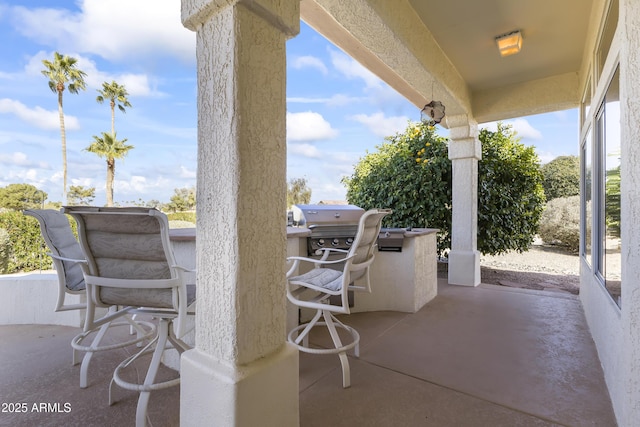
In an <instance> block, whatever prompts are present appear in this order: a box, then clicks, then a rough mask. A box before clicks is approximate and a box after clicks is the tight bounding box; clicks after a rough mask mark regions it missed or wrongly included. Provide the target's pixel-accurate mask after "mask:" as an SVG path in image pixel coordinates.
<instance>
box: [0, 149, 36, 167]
mask: <svg viewBox="0 0 640 427" xmlns="http://www.w3.org/2000/svg"><path fill="white" fill-rule="evenodd" d="M0 164H4V165H10V166H34V165H35V163H33V162H30V161H29V157H28V156H27V155H26V154H24V153H21V152H19V151H18V152H15V153H10V154H4V153H0Z"/></svg>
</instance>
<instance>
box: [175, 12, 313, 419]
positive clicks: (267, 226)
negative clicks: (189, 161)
mask: <svg viewBox="0 0 640 427" xmlns="http://www.w3.org/2000/svg"><path fill="white" fill-rule="evenodd" d="M182 20H183V23H184V25H185V26H186V27H187V28H190V29H192V30H194V31H196V32H197V49H196V54H197V70H198V181H197V200H198V205H197V239H196V242H197V246H196V247H197V250H196V252H197V256H196V266H197V270H198V271H197V285H198V290H197V294H198V295H197V296H198V302H197V314H196V322H195V323H196V333H195V339H196V341H195V344H196V346H195V348H194V349H193V350H190V351H188V352H185V353H184V354H183V356H182V360H181V396H180V421H181V425H184V426H202V425H211V426H214V425H215V426H258V425H265V426H266V425H271V426H297V425H298V424H299V420H298V419H299V415H298V352H297V350H296V349H295V348H293V347H291V346H290V345H289V344H288V343H286V341H285V322H286V297H285V295H286V293H285V288H284V286H285V257H286V229H285V212H286V194H285V193H286V142H285V137H286V127H285V119H286V98H285V97H286V85H285V83H286V49H285V42H286V40H287V39H288V38H289V37H292V36H293V35H295V34H297V33H298V31H299V22H300V11H299V0H182Z"/></svg>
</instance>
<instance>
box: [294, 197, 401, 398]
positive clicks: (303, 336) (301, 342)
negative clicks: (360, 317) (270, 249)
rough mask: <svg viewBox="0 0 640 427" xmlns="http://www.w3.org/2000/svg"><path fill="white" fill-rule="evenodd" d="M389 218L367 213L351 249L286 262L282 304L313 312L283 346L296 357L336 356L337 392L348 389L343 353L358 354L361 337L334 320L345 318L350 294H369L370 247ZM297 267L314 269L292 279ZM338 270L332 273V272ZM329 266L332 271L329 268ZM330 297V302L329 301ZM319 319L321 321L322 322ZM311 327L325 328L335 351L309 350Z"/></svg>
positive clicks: (380, 212) (325, 251)
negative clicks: (292, 347)
mask: <svg viewBox="0 0 640 427" xmlns="http://www.w3.org/2000/svg"><path fill="white" fill-rule="evenodd" d="M390 213H391V210H390V209H371V210H368V211H366V212H365V213H364V214H363V215H362V217H361V218H360V222H359V223H358V231H357V233H356V236H355V238H354V240H353V243H352V246H351V249H349V250H348V251H346V250H342V249H333V248H323V249H320V250H319V252H322V257H321V258H320V259H319V260H318V259H313V258H306V257H289V258H287V260H288V261H290V262H293V263H292V265H291V267H290V268H289V271H288V272H287V298H288V299H289V301H291V302H292V303H293V304H295V305H296V306H298V307H306V308H311V309H315V310H316V313H315V315H314V316H313V318H312V319H311V321H310V322H308V323H305V324H302V325H299V326H297V327H296V328H294V329H293V330H291V331H290V332H289V335H288V341H289V342H291V343H293V344H294V345H296V346H297V347H298V349H299V350H300V351H303V352H306V353H313V354H338V357H339V358H340V364H341V365H342V386H343V387H345V388H347V387H349V386H350V385H351V376H350V371H349V359H348V357H347V351H349V350H351V349H354V354H355V356H356V357H358V356H359V355H360V353H359V343H360V335H359V334H358V331H356V330H355V329H354V328H352V327H350V326H348V325H345V324H344V323H342V322H340V320H338V319H337V318H336V316H335V315H336V314H349V313H350V311H349V297H348V292H349V291H359V292H371V283H370V280H369V267H370V266H371V264H372V263H373V260H374V258H375V253H376V250H375V247H376V241H377V239H378V235H379V233H380V228H381V225H382V219H383V218H384V217H385V216H386V215H388V214H390ZM335 253H338V254H341V255H342V256H341V257H340V258H338V259H329V255H331V254H335ZM301 263H311V264H313V267H314V268H313V269H311V270H310V271H308V272H306V273H304V274H301V275H296V276H294V274H295V273H296V272H297V271H298V268H299V267H301V265H302V264H301ZM340 265H341V267H342V268H340V269H337V268H335V266H340ZM332 266H334V268H331V267H332ZM332 296H333V297H334V298H333V299H331V297H332ZM321 319H323V321H321ZM316 326H325V327H326V328H327V329H328V330H329V334H330V335H331V339H332V341H333V345H334V348H328V349H325V348H312V347H310V345H309V339H308V338H309V333H310V332H311V330H312V329H313V328H314V327H316ZM336 328H340V329H343V330H345V331H346V332H347V333H348V334H349V336H350V342H348V343H346V344H343V343H342V340H341V339H340V336H339V334H338V331H337V329H336Z"/></svg>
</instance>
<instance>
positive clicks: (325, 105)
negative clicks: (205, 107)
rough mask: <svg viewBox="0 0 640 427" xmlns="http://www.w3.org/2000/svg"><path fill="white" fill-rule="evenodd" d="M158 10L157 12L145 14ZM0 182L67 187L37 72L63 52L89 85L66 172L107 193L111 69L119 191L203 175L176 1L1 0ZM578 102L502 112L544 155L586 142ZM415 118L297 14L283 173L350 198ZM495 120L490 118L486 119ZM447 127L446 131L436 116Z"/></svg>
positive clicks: (163, 187)
mask: <svg viewBox="0 0 640 427" xmlns="http://www.w3.org/2000/svg"><path fill="white" fill-rule="evenodd" d="M149 10H154V14H153V17H152V19H151V18H150V19H146V20H140V19H139V18H140V17H141V16H148V11H149ZM0 40H2V43H0V58H2V60H1V61H0V187H4V186H6V185H8V184H12V183H29V184H32V185H34V186H36V187H38V188H39V189H42V190H44V191H46V192H47V193H48V195H49V200H53V201H61V200H62V155H61V148H60V130H59V123H58V112H57V96H56V94H54V93H53V92H51V91H50V90H49V87H48V84H47V79H46V78H45V77H44V76H43V75H42V74H41V70H42V69H43V68H44V67H43V65H42V60H43V59H49V60H51V59H52V58H53V52H55V51H58V52H60V53H62V54H65V55H70V56H73V57H75V58H77V59H78V64H79V68H80V69H81V70H83V71H85V72H86V73H87V78H86V82H87V90H86V91H84V92H80V93H79V94H78V95H74V94H70V93H68V91H65V93H64V112H65V123H66V128H67V162H68V182H69V185H82V186H85V187H95V188H96V199H95V201H94V203H95V204H98V205H100V204H104V201H105V178H106V163H105V161H104V160H103V159H100V158H98V157H97V156H96V155H95V154H92V153H89V152H86V151H84V150H85V149H86V147H88V146H89V144H90V143H91V142H92V141H93V135H100V133H101V132H107V131H109V130H110V109H109V106H108V103H104V104H98V103H97V102H96V100H95V99H96V96H97V94H98V93H97V89H99V88H101V86H102V83H103V82H104V81H109V82H110V81H111V80H116V81H117V82H118V83H120V84H123V85H125V87H126V88H127V90H128V92H129V101H130V102H131V104H132V108H129V109H128V110H127V112H126V114H122V113H120V112H118V111H117V112H116V131H117V133H118V138H127V143H128V144H131V145H134V146H135V148H134V149H133V150H131V151H130V152H129V154H128V156H127V157H126V158H125V159H124V160H117V161H116V182H115V185H114V193H115V194H114V199H115V201H116V202H120V203H125V202H127V201H138V200H143V201H148V200H153V199H155V200H159V201H161V202H168V201H169V198H170V197H171V195H172V194H173V191H174V189H176V188H184V187H191V186H194V185H195V183H196V182H195V181H196V163H197V154H196V153H197V129H196V121H197V111H196V69H195V34H194V33H192V32H191V31H189V30H187V29H185V28H184V27H183V26H182V24H181V22H180V0H163V1H160V2H158V1H154V0H133V1H132V0H109V1H104V0H77V1H75V2H71V1H68V0H66V1H63V0H28V1H24V0H23V1H17V0H15V1H3V0H0ZM577 115H578V113H577V110H569V111H563V112H558V113H551V114H544V115H538V116H529V117H524V118H520V119H516V120H510V121H507V123H511V124H513V126H514V128H515V129H516V130H517V131H518V133H519V135H520V136H521V138H522V142H523V143H524V144H526V145H533V146H535V147H536V151H537V152H538V155H539V156H540V158H541V160H542V162H543V163H544V162H548V161H549V160H552V159H553V158H555V157H557V156H560V155H567V154H574V155H577V153H578V143H577V138H578V136H577V132H578V131H577V127H578V117H577ZM419 118H420V111H419V108H417V107H415V106H414V105H412V104H410V103H409V102H408V101H406V100H405V99H404V98H402V97H401V96H400V95H398V94H397V93H396V92H395V91H394V90H393V89H391V88H390V87H389V86H387V85H386V84H384V83H383V82H382V81H380V80H379V79H378V78H376V77H375V76H374V75H373V74H371V73H370V72H369V71H367V70H366V69H364V68H363V67H362V66H360V65H359V64H358V63H357V62H355V61H353V60H352V59H351V58H349V57H348V56H346V55H345V54H344V53H342V51H340V50H339V49H338V48H337V47H335V46H333V45H332V44H331V43H329V42H328V41H327V40H326V39H324V37H322V36H321V35H319V34H318V33H316V32H315V31H314V30H313V29H311V28H310V27H308V26H307V25H306V24H304V23H301V31H300V34H299V35H298V36H297V37H296V38H294V39H291V40H289V42H288V44H287V147H288V151H287V176H288V178H289V179H291V178H306V179H307V181H308V185H309V186H310V187H311V189H312V192H313V193H312V202H314V203H315V202H318V201H320V200H340V199H344V195H345V192H346V190H345V188H344V186H343V185H342V184H341V183H340V180H341V178H342V177H343V176H345V175H350V174H351V173H352V171H353V165H354V164H355V163H357V161H358V159H359V158H360V157H362V156H363V155H364V154H365V153H366V151H367V150H369V151H373V150H375V146H376V145H379V144H381V143H382V142H383V141H384V137H385V136H388V135H393V134H395V133H396V132H398V131H402V130H403V129H404V128H405V127H406V126H407V123H408V121H409V120H412V121H417V120H419ZM488 126H489V127H491V124H488ZM440 133H441V134H446V131H445V130H444V129H441V132H440Z"/></svg>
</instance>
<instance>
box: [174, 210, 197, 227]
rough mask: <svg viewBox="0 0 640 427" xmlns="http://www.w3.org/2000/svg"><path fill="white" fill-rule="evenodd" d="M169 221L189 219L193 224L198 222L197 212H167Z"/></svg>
mask: <svg viewBox="0 0 640 427" xmlns="http://www.w3.org/2000/svg"><path fill="white" fill-rule="evenodd" d="M167 219H168V220H169V221H187V222H190V223H192V225H193V224H195V223H196V213H195V212H172V213H168V214H167Z"/></svg>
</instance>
